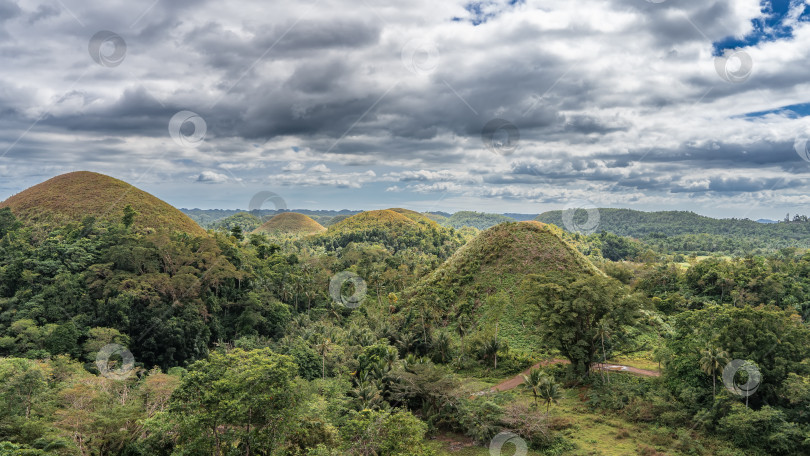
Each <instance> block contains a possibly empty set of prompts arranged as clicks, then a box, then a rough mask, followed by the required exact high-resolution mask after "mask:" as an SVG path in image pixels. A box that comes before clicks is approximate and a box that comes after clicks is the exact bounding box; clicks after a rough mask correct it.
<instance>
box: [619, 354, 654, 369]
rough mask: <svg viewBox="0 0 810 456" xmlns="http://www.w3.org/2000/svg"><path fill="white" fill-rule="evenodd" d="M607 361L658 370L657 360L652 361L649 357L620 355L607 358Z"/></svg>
mask: <svg viewBox="0 0 810 456" xmlns="http://www.w3.org/2000/svg"><path fill="white" fill-rule="evenodd" d="M608 363H609V364H610V363H613V364H622V365H624V366H630V367H636V368H638V369H645V370H651V371H658V370H659V369H658V361H653V360H651V359H645V358H641V357H633V358H628V357H621V358H613V359H609V360H608Z"/></svg>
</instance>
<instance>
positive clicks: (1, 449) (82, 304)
mask: <svg viewBox="0 0 810 456" xmlns="http://www.w3.org/2000/svg"><path fill="white" fill-rule="evenodd" d="M138 209H139V208H133V207H132V206H127V207H125V208H124V209H123V210H121V211H120V212H119V213H118V214H117V215H116V216H115V217H112V218H110V219H108V220H98V219H96V218H94V217H93V216H90V215H88V216H86V217H84V218H83V219H82V220H81V221H75V222H70V223H65V224H63V225H61V226H57V227H43V226H40V225H39V224H37V223H36V222H31V221H30V220H28V219H25V218H18V217H17V216H16V215H15V214H14V213H13V212H12V211H11V210H9V209H2V210H0V397H2V399H3V404H5V405H6V406H5V407H3V408H2V409H0V455H17V454H25V455H105V454H125V455H209V454H212V455H237V454H240V455H248V454H254V455H261V454H267V455H338V454H340V455H344V454H355V455H375V454H376V455H434V454H459V455H478V454H480V455H483V454H490V450H492V448H496V450H497V451H498V452H500V449H499V448H500V446H501V445H504V442H509V443H506V444H505V446H504V450H503V451H504V452H505V453H504V454H512V452H514V451H515V450H514V449H512V448H513V447H514V448H515V449H517V450H519V449H520V448H521V447H522V445H525V446H526V448H527V451H528V452H529V454H531V455H538V454H542V455H564V454H571V455H597V454H605V455H609V454H642V455H655V454H667V455H742V454H746V455H748V454H753V455H799V454H807V453H808V452H810V413H808V410H810V328H809V327H808V324H807V319H808V317H810V252H807V251H806V250H803V249H800V248H797V247H791V246H787V247H785V248H781V249H777V250H773V247H775V246H776V245H781V243H782V241H783V240H785V242H787V241H786V240H788V239H797V238H798V236H799V234H800V233H802V232H803V231H802V230H803V229H804V228H803V226H804V225H801V224H800V223H799V222H796V223H789V224H788V223H785V224H779V225H778V226H777V227H776V228H778V230H777V231H774V232H773V233H777V234H773V235H772V236H771V237H770V238H769V239H771V241H772V244H767V243H766V244H767V245H766V247H767V248H766V247H763V251H767V253H763V254H753V250H752V251H751V252H748V254H743V255H726V256H714V257H706V258H701V257H698V256H695V255H688V254H687V255H684V254H683V253H682V252H681V249H673V248H671V247H672V246H671V245H670V244H669V243H660V244H654V243H651V242H649V240H648V238H645V237H644V233H643V232H642V231H637V232H634V233H631V234H633V236H634V237H635V238H629V237H622V236H620V235H617V234H613V233H610V232H599V233H594V234H591V235H588V236H585V235H581V234H571V233H566V232H565V231H563V230H562V229H560V228H557V227H555V226H553V225H545V224H541V223H537V222H519V223H516V222H507V223H502V224H499V225H497V226H495V227H493V228H490V229H488V230H486V231H483V232H480V233H479V232H478V230H477V229H474V228H465V229H462V230H455V229H453V228H449V227H446V226H442V225H443V224H441V223H437V222H436V221H435V220H432V219H431V217H427V216H425V215H422V214H419V213H416V212H413V211H408V210H404V209H391V210H384V211H370V212H364V213H360V214H358V215H355V216H352V217H348V218H342V219H341V220H339V221H337V222H336V223H334V224H332V225H329V226H327V228H326V229H325V231H322V232H317V233H314V234H310V235H296V234H295V233H292V232H291V231H285V232H284V233H282V232H274V233H269V234H268V233H253V232H251V231H252V230H250V228H249V227H250V226H252V225H245V222H247V221H250V222H251V223H253V224H254V225H255V224H256V223H258V220H260V219H259V218H258V217H255V216H253V215H250V214H235V215H236V216H237V219H233V221H234V222H235V223H230V224H225V223H223V224H220V225H219V226H218V229H212V230H210V231H208V233H207V234H205V235H199V236H198V235H190V234H185V233H182V232H178V231H169V230H161V229H154V228H152V227H147V226H145V225H144V223H145V222H146V219H144V218H142V217H141V216H140V211H139V210H138ZM603 217H604V218H603V223H604V224H605V228H606V229H607V228H608V227H610V226H611V225H610V223H612V222H610V220H611V219H610V217H605V216H603ZM254 219H255V220H254ZM236 222H238V223H236ZM440 222H441V220H440ZM711 223H714V222H707V225H706V227H705V229H706V232H705V233H704V232H694V233H693V234H694V235H695V236H701V235H717V232H716V231H712V230H713V228H711V227H709V224H711ZM752 223H753V222H752ZM631 225H632V224H631ZM637 225H643V224H641V223H639V224H637ZM290 226H291V225H285V227H290ZM741 226H743V225H741ZM791 227H792V228H795V230H796V231H793V232H791V231H789V228H791ZM636 228H637V229H639V230H643V229H645V228H643V227H642V228H640V227H639V226H636ZM290 229H292V228H290ZM646 229H649V230H650V232H656V233H658V232H659V228H657V227H650V228H646ZM757 229H758V228H757ZM768 229H771V230H773V229H775V228H768ZM741 230H742V229H741ZM752 230H753V228H752ZM608 231H609V230H608ZM752 232H753V233H759V234H757V235H756V236H754V235H751V242H752V243H754V244H755V245H757V246H759V244H756V242H758V241H757V239H759V238H758V237H757V236H766V234H762V233H770V232H766V231H762V232H760V231H756V230H754V231H752ZM660 233H661V235H662V236H667V237H671V236H675V235H674V234H673V233H674V232H663V231H660ZM667 233H669V234H667ZM746 233H747V232H746V231H744V230H743V231H740V232H739V233H737V235H739V236H740V237H741V238H742V237H746V236H749V235H748V234H746ZM778 233H782V234H781V235H780V234H778ZM769 236H770V235H769ZM638 237H641V239H638ZM788 243H789V242H788ZM691 253H694V252H691ZM604 363H607V365H613V367H612V368H611V367H608V368H605V367H604V366H603V365H602V364H604ZM623 371H624V372H623ZM513 380H514V381H513ZM510 382H512V383H510ZM496 450H492V451H496ZM495 454H497V453H495Z"/></svg>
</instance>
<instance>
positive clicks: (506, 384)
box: [475, 359, 661, 396]
mask: <svg viewBox="0 0 810 456" xmlns="http://www.w3.org/2000/svg"><path fill="white" fill-rule="evenodd" d="M550 364H569V361H568V360H567V359H547V360H545V361H541V362H539V363H537V364H535V365H534V366H532V367H530V368H528V369H526V370H525V371H523V372H521V373H519V374H517V375H515V376H514V377H512V378H510V379H508V380H504V381H502V382H501V383H498V384H497V385H495V386H493V387H492V388H490V389H489V390H485V391H481V392H478V393H475V396H480V395H483V394H487V393H489V392H493V391H509V390H510V389H513V388H516V387H517V386H518V385H520V384H521V383H523V376H524V375H529V371H530V370H532V369H537V368H539V367H541V366H548V365H550ZM593 368H594V369H602V370H606V371H610V372H627V373H629V374H636V375H641V376H644V377H660V376H661V373H660V372H658V371H652V370H647V369H639V368H637V367H631V366H625V365H623V364H611V363H607V364H602V363H599V364H594V365H593Z"/></svg>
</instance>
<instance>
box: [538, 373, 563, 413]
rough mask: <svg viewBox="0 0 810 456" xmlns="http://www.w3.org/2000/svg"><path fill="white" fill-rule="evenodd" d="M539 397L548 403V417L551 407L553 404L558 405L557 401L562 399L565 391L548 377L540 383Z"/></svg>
mask: <svg viewBox="0 0 810 456" xmlns="http://www.w3.org/2000/svg"><path fill="white" fill-rule="evenodd" d="M538 395H539V396H540V399H543V400H544V401H546V415H548V408H549V406H551V403H552V402H554V403H555V404H556V403H557V401H559V400H560V399H562V396H563V391H562V388H560V385H558V384H557V382H555V381H554V379H553V378H551V377H548V376H546V377H545V378H544V379H543V381H542V382H541V383H540V388H539V391H538Z"/></svg>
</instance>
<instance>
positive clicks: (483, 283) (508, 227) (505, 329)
mask: <svg viewBox="0 0 810 456" xmlns="http://www.w3.org/2000/svg"><path fill="white" fill-rule="evenodd" d="M559 233H560V230H559V229H558V228H556V227H553V226H551V225H546V224H543V223H540V222H535V221H529V222H510V223H502V224H499V225H496V226H494V227H492V228H490V229H488V230H486V231H484V232H482V233H481V234H479V235H478V236H477V237H476V238H475V239H473V240H472V241H470V242H468V243H467V244H466V245H464V246H463V247H461V248H460V249H458V251H457V252H456V253H455V254H454V255H453V256H451V257H450V258H449V259H448V260H447V261H445V262H444V264H442V265H441V266H439V267H438V268H437V269H436V270H435V271H434V272H433V273H431V274H430V275H429V276H427V277H425V278H424V279H422V280H421V281H419V282H418V283H417V284H415V285H414V286H413V287H411V288H410V289H408V290H406V291H405V292H404V293H403V299H402V302H403V303H404V305H405V306H406V309H405V310H406V311H407V309H408V308H427V309H430V311H431V312H432V313H433V315H434V317H435V318H436V319H438V320H443V325H450V326H452V325H454V324H456V323H457V319H458V317H459V316H461V315H465V316H466V317H468V318H469V319H470V320H471V321H473V322H476V324H478V325H479V330H484V329H490V328H487V326H488V325H494V324H495V323H499V324H500V334H502V335H503V336H504V337H506V338H507V339H509V340H510V343H514V344H515V345H516V346H526V345H527V344H529V341H531V340H536V339H535V338H534V336H533V335H532V329H531V326H530V324H531V322H530V318H529V315H530V309H523V308H521V307H520V305H519V304H518V300H517V299H516V297H517V295H518V293H519V290H520V284H521V281H522V280H523V278H524V277H526V276H527V275H529V274H543V273H546V274H602V273H601V272H600V271H599V270H598V269H597V268H596V267H595V266H594V265H593V264H592V263H591V262H590V261H589V260H588V259H587V258H585V256H583V255H582V254H581V253H580V252H579V251H577V250H576V249H575V248H574V247H572V246H571V245H569V244H568V243H567V242H565V241H564V240H563V239H562V238H561V237H560V234H559ZM492 329H494V328H492Z"/></svg>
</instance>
